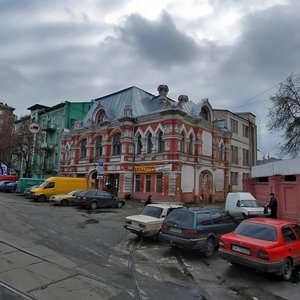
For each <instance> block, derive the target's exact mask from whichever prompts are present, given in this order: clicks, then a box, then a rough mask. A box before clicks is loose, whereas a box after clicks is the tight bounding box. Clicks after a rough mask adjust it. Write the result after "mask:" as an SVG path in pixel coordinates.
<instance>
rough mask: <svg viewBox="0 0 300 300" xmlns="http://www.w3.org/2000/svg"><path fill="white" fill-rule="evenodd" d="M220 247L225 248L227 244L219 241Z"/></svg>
mask: <svg viewBox="0 0 300 300" xmlns="http://www.w3.org/2000/svg"><path fill="white" fill-rule="evenodd" d="M219 247H220V248H225V243H224V242H223V241H221V240H220V241H219Z"/></svg>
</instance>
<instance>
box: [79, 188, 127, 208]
mask: <svg viewBox="0 0 300 300" xmlns="http://www.w3.org/2000/svg"><path fill="white" fill-rule="evenodd" d="M75 203H76V205H79V206H81V207H88V208H90V209H93V210H94V209H96V208H98V207H117V208H121V207H122V206H124V205H125V200H123V199H120V198H118V197H116V196H115V195H113V194H112V193H110V192H106V191H82V192H80V193H79V194H78V195H77V196H76V200H75Z"/></svg>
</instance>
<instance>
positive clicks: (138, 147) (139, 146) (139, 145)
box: [136, 133, 143, 154]
mask: <svg viewBox="0 0 300 300" xmlns="http://www.w3.org/2000/svg"><path fill="white" fill-rule="evenodd" d="M142 148H143V144H142V136H141V134H140V133H138V135H137V141H136V154H141V153H142Z"/></svg>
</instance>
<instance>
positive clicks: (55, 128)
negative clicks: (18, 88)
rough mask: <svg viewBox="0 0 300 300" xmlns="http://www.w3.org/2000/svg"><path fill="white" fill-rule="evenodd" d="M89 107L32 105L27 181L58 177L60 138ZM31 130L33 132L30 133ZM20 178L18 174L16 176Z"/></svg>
mask: <svg viewBox="0 0 300 300" xmlns="http://www.w3.org/2000/svg"><path fill="white" fill-rule="evenodd" d="M91 106H92V101H90V102H69V101H65V102H62V103H59V104H57V105H54V106H51V107H48V106H45V105H41V104H35V105H33V106H30V107H28V108H27V109H28V110H30V111H31V115H30V126H32V127H30V126H29V130H30V131H31V132H32V134H33V135H34V145H35V147H34V148H33V150H32V151H33V152H34V153H33V155H32V162H31V164H32V168H31V170H32V171H31V174H30V175H31V177H34V178H47V177H50V176H59V175H60V153H61V143H60V138H61V134H62V132H64V131H66V130H68V129H73V128H74V124H75V122H76V121H78V120H82V119H83V118H84V117H85V115H86V114H87V112H88V111H89V110H90V108H91ZM32 129H33V130H32ZM20 175H21V176H22V174H20Z"/></svg>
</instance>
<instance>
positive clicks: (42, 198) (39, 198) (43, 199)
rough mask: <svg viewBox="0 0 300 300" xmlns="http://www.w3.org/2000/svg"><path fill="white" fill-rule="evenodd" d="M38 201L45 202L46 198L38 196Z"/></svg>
mask: <svg viewBox="0 0 300 300" xmlns="http://www.w3.org/2000/svg"><path fill="white" fill-rule="evenodd" d="M38 200H39V202H46V201H47V197H46V196H45V195H39V197H38Z"/></svg>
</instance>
